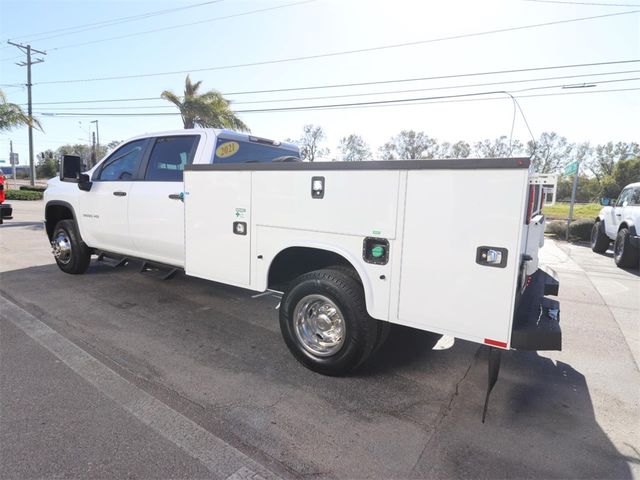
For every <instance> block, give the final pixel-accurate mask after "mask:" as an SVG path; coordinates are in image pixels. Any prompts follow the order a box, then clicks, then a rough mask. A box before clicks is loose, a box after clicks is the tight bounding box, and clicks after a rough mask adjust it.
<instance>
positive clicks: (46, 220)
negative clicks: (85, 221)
mask: <svg viewBox="0 0 640 480" xmlns="http://www.w3.org/2000/svg"><path fill="white" fill-rule="evenodd" d="M54 206H59V207H65V208H67V209H69V211H70V212H71V216H72V217H73V221H74V222H76V225H77V226H78V232H79V231H80V226H79V225H78V219H77V217H76V211H75V209H74V208H73V205H71V204H70V203H69V202H65V201H64V200H49V201H48V202H47V204H46V205H45V207H44V224H45V231H46V232H47V236H48V237H49V240H51V235H53V228H54V227H55V225H50V224H49V218H48V215H47V211H48V210H49V207H54ZM80 238H82V235H80Z"/></svg>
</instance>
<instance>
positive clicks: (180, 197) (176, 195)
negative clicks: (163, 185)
mask: <svg viewBox="0 0 640 480" xmlns="http://www.w3.org/2000/svg"><path fill="white" fill-rule="evenodd" d="M169 198H170V199H171V200H181V201H183V202H184V193H182V192H181V193H172V194H170V195H169Z"/></svg>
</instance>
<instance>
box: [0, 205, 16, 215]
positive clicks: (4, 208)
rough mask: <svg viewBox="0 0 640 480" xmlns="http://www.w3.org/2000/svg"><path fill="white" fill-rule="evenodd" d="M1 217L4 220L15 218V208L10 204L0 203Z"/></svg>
mask: <svg viewBox="0 0 640 480" xmlns="http://www.w3.org/2000/svg"><path fill="white" fill-rule="evenodd" d="M0 216H2V218H13V207H12V206H11V204H10V203H0Z"/></svg>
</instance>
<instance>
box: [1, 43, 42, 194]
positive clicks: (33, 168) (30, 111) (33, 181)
mask: <svg viewBox="0 0 640 480" xmlns="http://www.w3.org/2000/svg"><path fill="white" fill-rule="evenodd" d="M7 43H8V44H9V45H13V46H14V47H18V48H19V49H20V50H22V51H23V52H24V53H26V54H27V61H26V62H20V63H16V65H18V66H20V67H25V66H26V67H27V103H28V107H27V108H28V110H27V113H28V115H29V168H30V170H31V175H30V177H31V185H35V184H36V165H35V163H34V161H33V109H32V104H31V85H32V83H31V65H34V64H36V63H42V62H44V59H42V58H36V59H35V60H32V59H31V52H35V53H39V54H41V55H46V54H47V52H41V51H40V50H36V49H35V48H31V45H22V44H20V43H13V42H11V41H9V40H7Z"/></svg>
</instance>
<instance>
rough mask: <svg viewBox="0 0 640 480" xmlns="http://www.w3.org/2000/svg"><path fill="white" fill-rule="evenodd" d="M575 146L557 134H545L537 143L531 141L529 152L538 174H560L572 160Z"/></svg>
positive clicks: (528, 144) (528, 145)
mask: <svg viewBox="0 0 640 480" xmlns="http://www.w3.org/2000/svg"><path fill="white" fill-rule="evenodd" d="M573 147H574V145H573V144H572V143H569V142H568V141H567V139H566V138H565V137H561V136H560V135H558V134H557V133H556V132H543V133H542V135H540V139H539V140H538V141H537V142H533V140H530V141H529V142H528V143H527V150H528V152H527V153H528V154H529V156H531V162H532V163H533V165H534V167H535V169H536V172H538V173H554V172H558V171H559V170H560V169H561V168H562V167H564V166H565V165H566V164H567V163H568V161H569V160H570V159H571V153H572V150H573Z"/></svg>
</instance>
